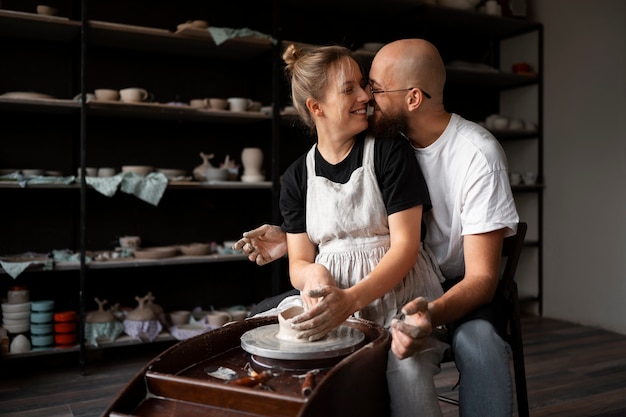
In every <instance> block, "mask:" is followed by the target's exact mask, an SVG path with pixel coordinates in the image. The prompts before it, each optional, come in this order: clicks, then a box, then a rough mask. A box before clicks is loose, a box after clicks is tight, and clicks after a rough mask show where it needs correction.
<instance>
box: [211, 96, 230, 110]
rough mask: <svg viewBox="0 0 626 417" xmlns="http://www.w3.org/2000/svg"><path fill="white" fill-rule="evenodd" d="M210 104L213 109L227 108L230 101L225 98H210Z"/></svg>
mask: <svg viewBox="0 0 626 417" xmlns="http://www.w3.org/2000/svg"><path fill="white" fill-rule="evenodd" d="M209 106H210V107H211V108H212V109H217V110H226V109H227V108H228V101H226V100H225V99H223V98H210V99H209Z"/></svg>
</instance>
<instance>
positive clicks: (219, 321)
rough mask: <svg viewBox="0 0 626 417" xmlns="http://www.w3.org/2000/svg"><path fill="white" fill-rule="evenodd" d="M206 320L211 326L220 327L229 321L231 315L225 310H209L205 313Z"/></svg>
mask: <svg viewBox="0 0 626 417" xmlns="http://www.w3.org/2000/svg"><path fill="white" fill-rule="evenodd" d="M206 320H207V323H209V324H210V325H211V326H215V327H222V326H223V325H225V324H226V323H228V322H229V321H231V320H232V317H231V316H230V314H228V313H227V312H225V311H209V312H208V313H207V315H206Z"/></svg>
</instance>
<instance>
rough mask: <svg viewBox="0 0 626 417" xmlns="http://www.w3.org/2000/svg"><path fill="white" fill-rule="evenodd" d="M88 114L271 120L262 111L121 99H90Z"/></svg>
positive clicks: (231, 121) (215, 119)
mask: <svg viewBox="0 0 626 417" xmlns="http://www.w3.org/2000/svg"><path fill="white" fill-rule="evenodd" d="M87 111H88V114H91V115H98V116H115V117H129V118H142V119H171V120H186V121H209V122H223V123H238V124H241V123H255V122H259V121H264V120H271V118H272V117H271V116H269V115H267V114H264V113H261V112H252V111H249V112H232V111H229V110H213V109H206V110H199V109H196V108H193V107H189V106H177V105H170V104H165V103H124V102H121V101H110V102H104V101H100V102H98V101H90V102H89V103H87Z"/></svg>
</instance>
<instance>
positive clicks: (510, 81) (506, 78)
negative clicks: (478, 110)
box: [446, 68, 539, 89]
mask: <svg viewBox="0 0 626 417" xmlns="http://www.w3.org/2000/svg"><path fill="white" fill-rule="evenodd" d="M446 82H447V83H449V84H457V85H470V86H475V87H490V88H496V89H509V88H518V87H524V86H527V85H533V84H537V83H538V82H539V76H538V75H521V74H514V73H507V72H500V71H494V72H491V71H471V70H463V69H457V68H446Z"/></svg>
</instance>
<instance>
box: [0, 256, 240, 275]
mask: <svg viewBox="0 0 626 417" xmlns="http://www.w3.org/2000/svg"><path fill="white" fill-rule="evenodd" d="M247 260H248V257H247V255H243V254H234V255H220V254H211V255H202V256H185V255H180V256H174V257H171V258H163V259H135V258H124V259H112V260H108V261H93V262H89V263H87V264H86V265H85V266H86V268H87V269H116V268H139V267H147V266H172V265H198V264H208V263H215V262H238V261H247ZM50 261H52V259H50ZM35 262H37V261H35ZM43 268H44V265H43V264H40V263H38V264H33V265H32V266H30V267H29V268H28V269H27V270H28V272H34V271H43V272H46V271H44V270H43ZM79 269H80V263H78V262H54V266H53V267H52V268H51V269H49V271H77V270H79ZM0 274H6V272H5V271H4V270H3V269H2V268H0Z"/></svg>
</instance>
